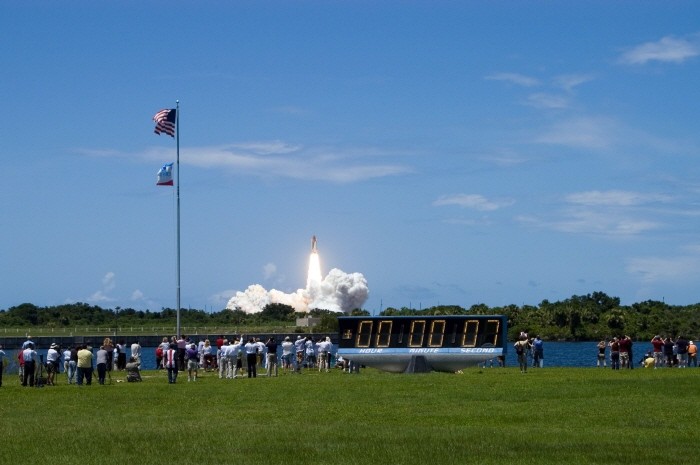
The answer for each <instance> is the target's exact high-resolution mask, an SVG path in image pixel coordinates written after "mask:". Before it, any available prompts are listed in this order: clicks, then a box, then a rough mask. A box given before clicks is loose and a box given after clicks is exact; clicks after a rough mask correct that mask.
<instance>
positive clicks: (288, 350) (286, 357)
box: [282, 336, 294, 373]
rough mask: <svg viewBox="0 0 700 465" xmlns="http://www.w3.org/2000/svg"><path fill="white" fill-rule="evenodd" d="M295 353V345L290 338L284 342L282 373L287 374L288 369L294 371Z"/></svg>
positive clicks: (286, 338)
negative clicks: (293, 354)
mask: <svg viewBox="0 0 700 465" xmlns="http://www.w3.org/2000/svg"><path fill="white" fill-rule="evenodd" d="M293 352H294V343H293V342H292V340H291V339H290V338H289V336H287V337H285V338H284V341H282V372H283V373H286V372H287V369H292V353H293Z"/></svg>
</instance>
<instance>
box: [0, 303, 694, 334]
mask: <svg viewBox="0 0 700 465" xmlns="http://www.w3.org/2000/svg"><path fill="white" fill-rule="evenodd" d="M351 314H352V315H370V312H368V311H367V310H362V309H356V310H354V311H353V312H352V313H351ZM468 314H477V315H505V316H507V317H508V332H509V334H510V336H511V339H513V338H514V335H517V334H519V333H520V332H521V331H526V332H528V333H529V334H531V335H535V334H538V335H540V336H541V337H542V338H543V339H546V340H567V341H590V340H600V339H606V338H610V337H612V336H615V335H623V334H625V335H628V336H630V337H632V338H633V339H637V340H650V339H651V338H652V337H653V336H655V335H656V334H661V335H668V336H672V337H675V336H678V335H683V336H686V337H691V338H697V337H698V335H700V304H693V305H685V306H677V305H667V304H666V303H664V302H659V301H654V300H647V301H644V302H640V303H635V304H632V305H620V299H619V298H618V297H611V296H608V295H607V294H605V293H603V292H594V293H592V294H586V295H574V296H571V297H570V298H568V299H564V300H561V301H557V302H549V301H548V300H543V301H542V302H540V304H539V305H537V306H533V305H522V306H518V305H507V306H503V307H489V306H487V305H485V304H475V305H472V306H471V307H469V308H468V309H467V308H463V307H460V306H457V305H439V306H435V307H429V308H426V309H422V310H416V309H413V308H407V307H402V308H394V307H388V308H386V309H385V310H383V311H381V312H380V313H379V315H385V316H391V315H468ZM306 316H310V317H317V318H319V319H320V323H318V324H317V326H316V327H315V330H317V331H323V332H326V331H335V330H337V328H338V324H337V316H338V315H337V314H335V313H333V312H331V311H328V310H324V309H314V310H312V311H310V312H308V313H302V314H300V313H296V312H295V311H294V309H293V308H292V307H290V306H288V305H283V304H269V305H267V306H266V307H265V308H264V309H263V310H262V311H261V312H259V313H254V314H247V313H245V312H243V311H241V310H228V309H223V310H221V311H219V312H205V311H203V310H193V309H181V310H180V321H181V324H182V325H184V326H236V327H245V326H261V325H277V324H279V325H284V326H289V325H294V324H295V322H296V318H298V317H306ZM175 319H176V311H175V310H174V309H170V308H164V309H161V310H160V311H149V310H146V311H142V310H134V309H132V308H120V307H116V308H114V309H104V308H101V307H99V306H97V305H89V304H86V303H80V302H79V303H74V304H64V305H58V306H51V307H37V306H36V305H33V304H30V303H24V304H21V305H18V306H15V307H11V308H8V309H6V310H0V328H8V327H32V326H38V327H48V328H51V327H54V328H61V327H79V326H144V327H148V326H153V327H156V326H162V325H167V324H174V321H175Z"/></svg>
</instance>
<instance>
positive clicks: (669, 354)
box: [664, 337, 676, 368]
mask: <svg viewBox="0 0 700 465" xmlns="http://www.w3.org/2000/svg"><path fill="white" fill-rule="evenodd" d="M674 350H675V344H674V343H673V340H671V338H670V337H667V338H666V339H665V340H664V356H666V366H667V367H669V368H673V365H675V362H674V360H675V358H676V357H675V354H674V353H673V352H674Z"/></svg>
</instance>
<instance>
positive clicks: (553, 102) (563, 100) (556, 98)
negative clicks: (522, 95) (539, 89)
mask: <svg viewBox="0 0 700 465" xmlns="http://www.w3.org/2000/svg"><path fill="white" fill-rule="evenodd" d="M527 104H528V105H530V106H531V107H535V108H555V109H558V108H567V107H568V106H569V98H568V97H566V96H564V95H555V94H546V93H536V94H530V95H529V96H528V97H527Z"/></svg>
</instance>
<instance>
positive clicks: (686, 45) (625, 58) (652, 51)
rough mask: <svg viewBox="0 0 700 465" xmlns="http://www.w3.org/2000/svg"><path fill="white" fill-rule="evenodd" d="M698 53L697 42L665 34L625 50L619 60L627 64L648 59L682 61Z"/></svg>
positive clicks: (639, 62)
mask: <svg viewBox="0 0 700 465" xmlns="http://www.w3.org/2000/svg"><path fill="white" fill-rule="evenodd" d="M698 55H700V45H699V44H698V43H697V42H691V41H688V40H686V39H678V38H675V37H671V36H667V37H663V38H662V39H660V40H659V41H657V42H646V43H644V44H641V45H638V46H636V47H634V48H632V49H630V50H627V51H626V52H624V53H623V54H622V56H621V57H620V62H621V63H624V64H629V65H643V64H646V63H648V62H650V61H660V62H666V63H682V62H684V61H686V60H687V59H689V58H692V57H695V56H698Z"/></svg>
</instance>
